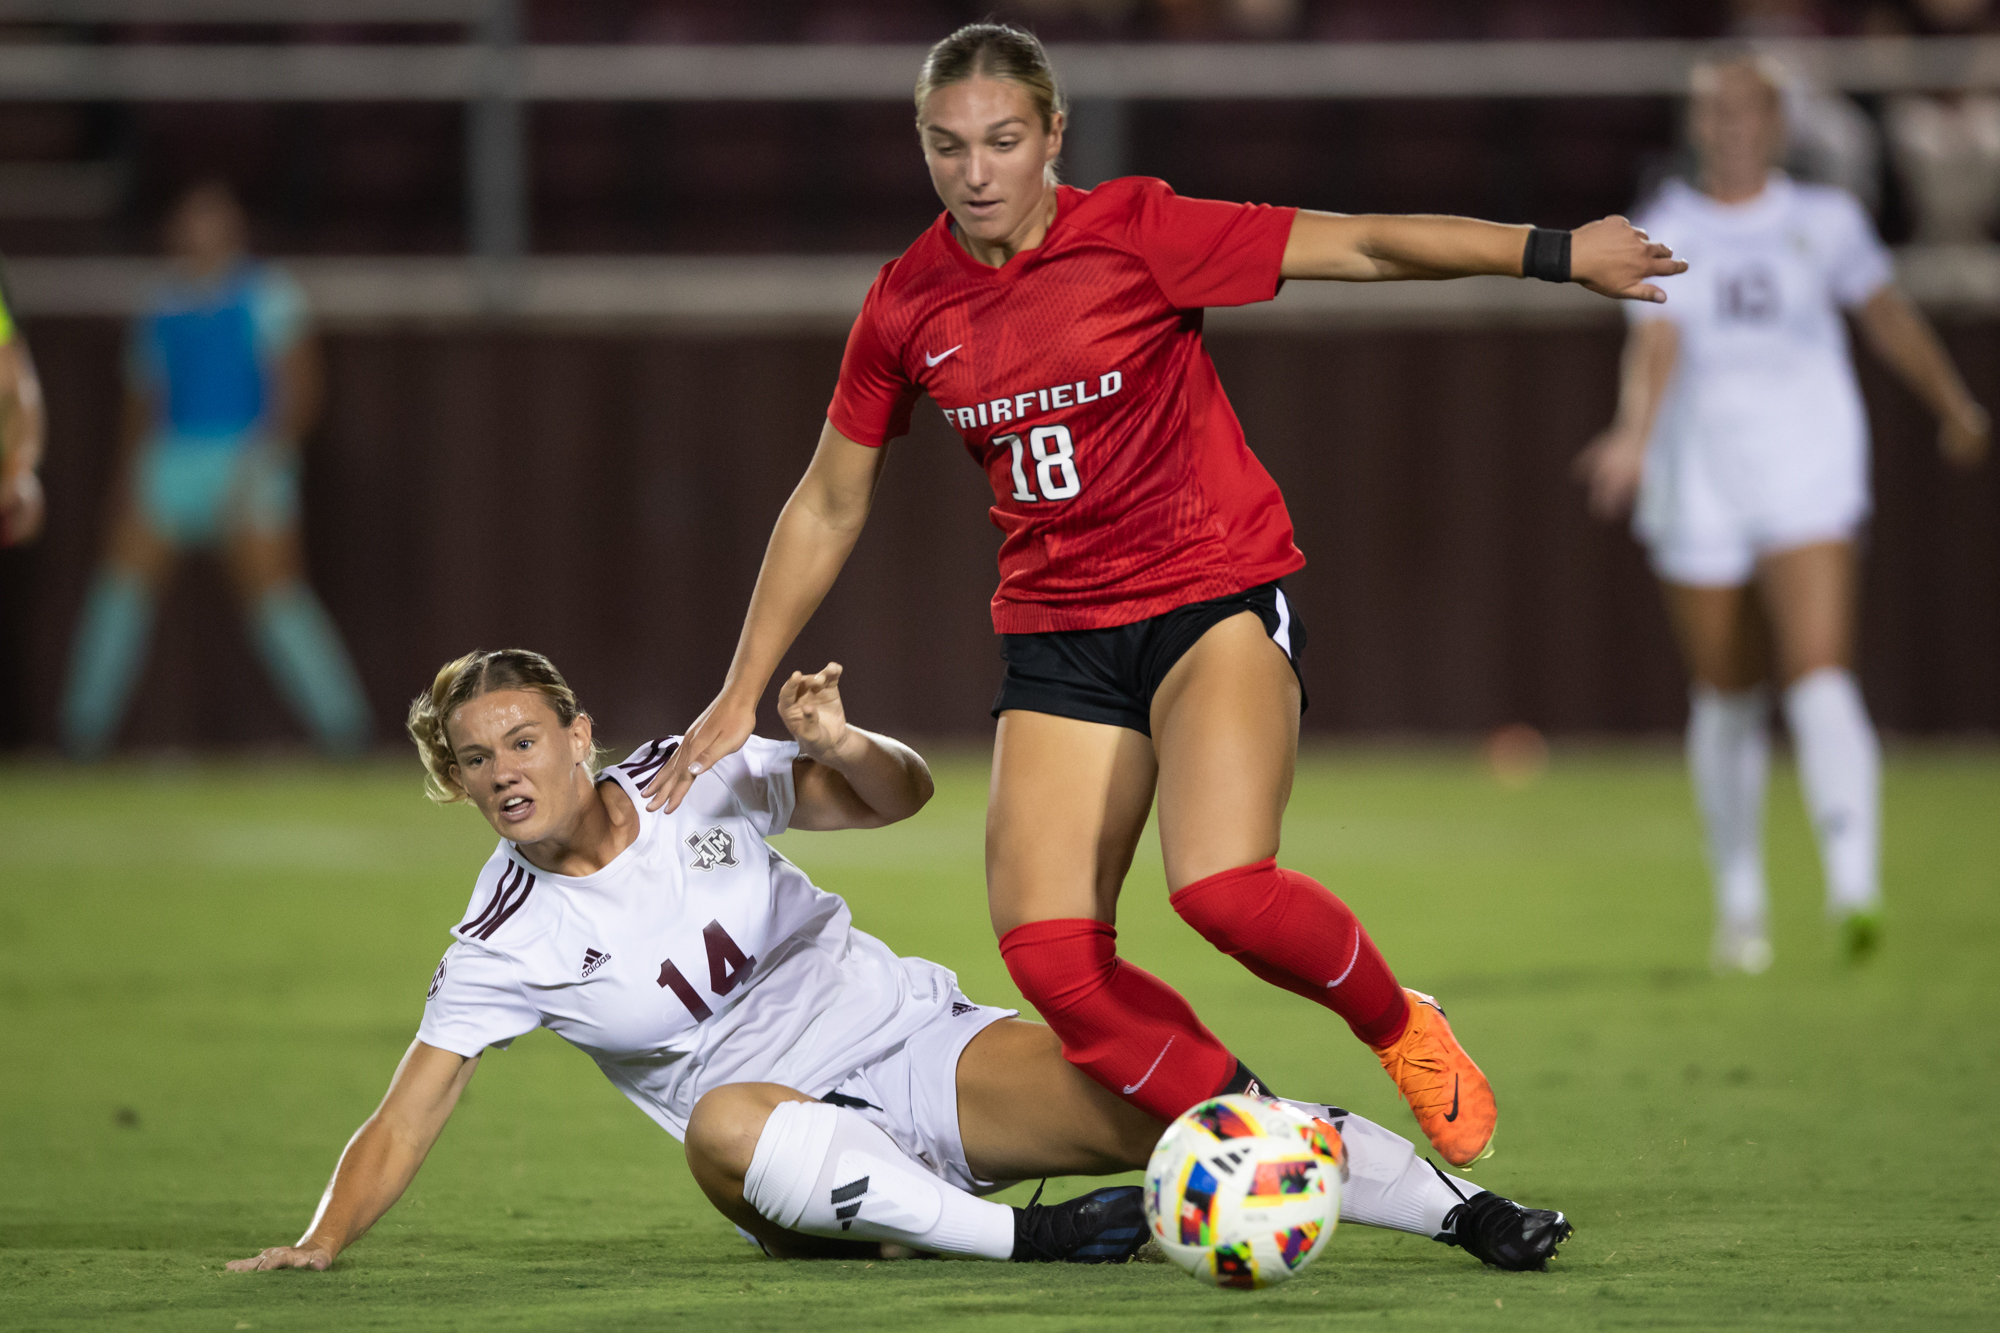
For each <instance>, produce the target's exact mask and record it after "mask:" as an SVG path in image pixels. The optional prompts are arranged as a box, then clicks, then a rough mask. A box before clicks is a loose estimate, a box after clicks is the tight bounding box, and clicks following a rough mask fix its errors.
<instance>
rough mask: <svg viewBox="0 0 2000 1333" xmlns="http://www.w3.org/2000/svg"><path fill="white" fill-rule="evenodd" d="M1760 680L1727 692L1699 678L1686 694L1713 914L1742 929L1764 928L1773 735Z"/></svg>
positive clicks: (1691, 765)
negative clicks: (1767, 802)
mask: <svg viewBox="0 0 2000 1333" xmlns="http://www.w3.org/2000/svg"><path fill="white" fill-rule="evenodd" d="M1769 704H1770V700H1769V697H1768V696H1767V694H1766V693H1765V691H1764V690H1763V689H1762V688H1761V687H1759V688H1756V689H1749V690H1743V691H1741V692H1738V693H1731V694H1724V693H1723V692H1722V691H1720V690H1717V689H1713V688H1711V687H1709V686H1707V685H1697V686H1695V688H1694V691H1693V693H1692V695H1691V696H1690V699H1689V707H1688V729H1687V757H1688V771H1689V772H1690V773H1692V774H1693V776H1694V790H1695V801H1696V803H1697V804H1698V805H1699V806H1700V808H1701V822H1702V827H1703V829H1704V830H1705V831H1706V833H1707V835H1708V868H1709V874H1710V876H1711V877H1712V878H1713V880H1714V883H1715V914H1716V916H1717V917H1718V918H1719V919H1720V920H1722V921H1724V922H1727V923H1730V924H1732V925H1734V926H1736V927H1738V928H1739V929H1747V928H1753V927H1754V929H1755V930H1756V932H1757V933H1758V934H1762V933H1763V929H1764V917H1765V890H1764V785H1765V780H1766V778H1767V777H1768V776H1769V773H1770V766H1771V738H1770V735H1769V733H1768V732H1767V731H1766V730H1765V726H1764V715H1765V712H1766V710H1767V709H1768V707H1769Z"/></svg>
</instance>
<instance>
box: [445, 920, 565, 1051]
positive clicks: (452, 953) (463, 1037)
mask: <svg viewBox="0 0 2000 1333" xmlns="http://www.w3.org/2000/svg"><path fill="white" fill-rule="evenodd" d="M541 1025H542V1016H541V1014H540V1012H539V1011H537V1010H536V1008H535V1006H534V1005H532V1004H529V1003H528V997H527V996H525V995H523V994H522V993H521V987H520V985H519V983H517V982H516V981H515V980H514V971H513V968H512V967H511V966H510V965H509V964H508V963H507V961H506V960H505V959H503V958H499V957H497V956H495V955H493V954H491V953H488V952H487V951H486V950H484V949H480V948H477V947H475V946H473V945H470V944H467V943H466V942H465V941H463V940H459V941H457V942H455V943H453V945H452V946H451V947H450V948H449V949H446V950H445V951H444V958H443V959H442V960H441V961H440V962H439V963H438V966H437V971H436V973H434V974H433V975H432V977H431V989H430V994H429V996H428V997H427V998H426V999H425V1000H424V1021H423V1022H422V1023H421V1024H420V1025H419V1026H418V1027H417V1040H418V1041H421V1042H423V1043H424V1044H425V1045H427V1046H435V1047H437V1048H438V1049H439V1050H441V1051H453V1052H456V1053H457V1054H459V1055H462V1056H464V1057H465V1058H466V1059H468V1060H470V1059H472V1058H473V1057H475V1056H477V1055H478V1054H479V1053H480V1052H481V1051H483V1050H485V1049H486V1048H487V1047H488V1046H498V1047H500V1048H501V1049H502V1050H505V1049H506V1048H507V1046H508V1044H509V1043H511V1042H512V1041H513V1040H514V1038H516V1037H518V1036H520V1035H522V1034H523V1033H526V1032H533V1031H534V1030H535V1029H536V1028H538V1027H540V1026H541Z"/></svg>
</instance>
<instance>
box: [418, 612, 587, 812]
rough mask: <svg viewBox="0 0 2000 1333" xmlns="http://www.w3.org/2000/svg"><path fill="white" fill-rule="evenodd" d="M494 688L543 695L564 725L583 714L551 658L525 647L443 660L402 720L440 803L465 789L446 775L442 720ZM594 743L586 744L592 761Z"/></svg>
mask: <svg viewBox="0 0 2000 1333" xmlns="http://www.w3.org/2000/svg"><path fill="white" fill-rule="evenodd" d="M496 690H532V691H533V692H534V693H536V694H539V695H541V696H542V697H543V698H545V699H547V700H548V701H549V706H550V707H552V708H554V709H555V714H556V721H557V722H560V723H561V724H562V725H563V726H565V727H567V726H570V725H572V724H573V723H575V721H576V720H577V718H579V717H582V716H586V714H585V713H584V711H583V709H582V707H581V706H580V705H579V704H578V703H577V701H576V691H574V690H572V689H570V687H569V682H568V681H566V680H564V679H563V674H562V672H560V671H558V670H556V664H555V663H554V662H551V661H549V659H548V658H546V657H544V656H542V655H541V654H540V653H537V652H531V651H529V650H528V649H526V648H502V649H499V650H498V651H495V652H485V651H481V650H474V651H473V652H469V653H467V654H466V655H465V656H463V657H459V658H454V659H453V660H452V661H449V662H446V663H445V664H444V666H443V667H442V668H440V669H439V671H438V673H437V677H436V679H434V680H432V681H431V687H430V688H429V689H428V690H425V691H424V692H423V693H422V694H419V695H418V696H417V697H416V698H414V699H412V700H410V715H409V719H408V721H407V722H406V723H405V726H406V727H407V728H408V730H409V733H410V739H411V740H413V741H415V742H416V744H417V753H418V754H419V755H421V756H422V757H423V761H424V773H425V777H424V794H425V795H426V796H429V797H430V798H431V799H432V800H433V801H436V802H437V803H438V804H440V805H450V804H453V803H454V802H457V801H462V800H464V799H465V791H464V789H463V788H461V787H460V786H459V785H458V783H456V782H455V781H453V780H452V777H451V769H452V765H453V764H455V763H457V762H458V760H457V758H456V756H455V755H454V754H453V752H452V748H451V739H450V737H448V736H446V735H445V720H446V719H447V718H449V717H450V716H451V715H452V714H453V713H455V712H457V711H458V710H459V708H460V707H462V706H463V705H465V704H468V703H470V702H472V700H474V699H477V698H478V697H479V696H481V695H482V694H492V693H493V692H494V691H496ZM598 754H599V748H598V747H597V746H596V745H592V746H591V753H590V760H589V762H590V763H591V765H592V766H595V765H596V763H597V756H598Z"/></svg>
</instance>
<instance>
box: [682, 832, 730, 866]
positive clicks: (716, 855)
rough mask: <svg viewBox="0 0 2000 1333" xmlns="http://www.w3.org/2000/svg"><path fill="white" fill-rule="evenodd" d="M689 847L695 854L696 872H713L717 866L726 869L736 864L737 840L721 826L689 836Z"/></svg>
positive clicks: (693, 863) (694, 864)
mask: <svg viewBox="0 0 2000 1333" xmlns="http://www.w3.org/2000/svg"><path fill="white" fill-rule="evenodd" d="M687 845H688V850H689V851H691V852H693V853H694V861H693V862H692V863H691V864H692V865H693V868H694V869H696V870H713V869H715V868H716V867H717V866H722V867H724V868H725V869H726V868H728V867H730V866H733V865H735V864H736V840H735V839H734V838H731V837H730V836H729V830H728V829H726V828H723V827H722V826H721V825H720V824H717V825H716V826H715V827H714V828H712V829H710V830H708V831H707V832H706V833H690V834H688V835H687Z"/></svg>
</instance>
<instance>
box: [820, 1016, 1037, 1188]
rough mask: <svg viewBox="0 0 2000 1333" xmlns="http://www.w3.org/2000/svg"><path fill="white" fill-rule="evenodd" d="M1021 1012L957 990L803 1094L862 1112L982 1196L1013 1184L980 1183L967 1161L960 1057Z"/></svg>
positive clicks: (934, 1168)
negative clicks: (908, 1028) (827, 1085)
mask: <svg viewBox="0 0 2000 1333" xmlns="http://www.w3.org/2000/svg"><path fill="white" fill-rule="evenodd" d="M1018 1013H1020V1010H1018V1009H996V1008H994V1007H993V1006H992V1005H988V1004H974V1003H973V1002H972V1001H971V1000H968V999H966V998H965V996H964V995H963V994H962V993H960V992H959V991H958V990H957V989H955V988H954V989H953V991H952V994H951V1007H950V1008H949V1009H944V1010H940V1011H939V1012H938V1016H937V1017H936V1018H934V1019H932V1020H931V1021H930V1022H929V1023H926V1024H925V1025H924V1026H923V1027H921V1028H919V1029H918V1030H917V1031H916V1033H915V1034H914V1035H912V1036H910V1037H909V1038H907V1039H906V1040H905V1041H903V1043H902V1044H901V1045H899V1046H894V1047H891V1048H890V1049H889V1050H888V1051H887V1052H886V1053H885V1054H883V1055H881V1056H879V1057H877V1058H876V1059H874V1060H872V1061H870V1062H869V1063H867V1064H865V1065H863V1066H862V1067H861V1068H859V1069H857V1070H855V1071H854V1072H853V1073H852V1074H849V1075H848V1076H847V1077H846V1078H844V1079H842V1080H841V1081H840V1083H839V1084H838V1085H837V1086H835V1087H833V1088H831V1089H828V1090H826V1091H818V1090H815V1089H811V1088H801V1089H800V1091H801V1092H812V1093H813V1094H814V1095H815V1096H817V1097H818V1098H819V1099H820V1100H821V1101H826V1102H833V1103H834V1104H835V1105H839V1106H846V1107H849V1108H850V1109H852V1110H854V1111H857V1112H859V1113H860V1114H861V1115H862V1116H863V1117H865V1118H866V1119H867V1120H868V1121H869V1122H870V1123H871V1124H873V1125H875V1126H876V1127H877V1128H879V1129H880V1130H882V1132H883V1133H885V1134H887V1135H888V1136H889V1137H890V1138H892V1139H894V1140H895V1141H896V1146H897V1147H899V1148H901V1149H902V1150H903V1151H904V1152H906V1153H908V1154H909V1155H910V1156H911V1157H912V1158H914V1159H916V1160H917V1161H919V1162H921V1163H923V1164H924V1165H925V1166H926V1167H929V1168H930V1170H931V1172H932V1173H933V1174H935V1175H936V1176H938V1177H939V1178H940V1179H943V1180H946V1181H949V1182H950V1183H951V1184H953V1185H955V1186H957V1187H958V1188H959V1189H962V1190H969V1191H971V1192H972V1193H975V1194H979V1193H985V1192H988V1191H990V1190H992V1189H994V1188H996V1187H998V1186H999V1185H1001V1184H1012V1183H1013V1182H1011V1181H1006V1182H999V1181H991V1180H981V1179H979V1178H978V1177H977V1176H975V1175H973V1174H972V1168H971V1167H970V1166H969V1165H967V1164H966V1160H965V1144H964V1143H963V1142H962V1141H961V1140H960V1139H959V1136H958V1058H959V1056H961V1055H963V1054H964V1053H965V1048H966V1045H967V1043H969V1042H970V1041H971V1040H972V1039H973V1038H974V1037H976V1036H978V1035H979V1034H980V1033H982V1032H984V1031H985V1030H986V1029H987V1028H989V1027H991V1026H992V1025H993V1024H995V1023H997V1022H999V1021H1000V1020H1001V1019H1003V1018H1012V1017H1014V1016H1015V1015H1016V1014H1018Z"/></svg>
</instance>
